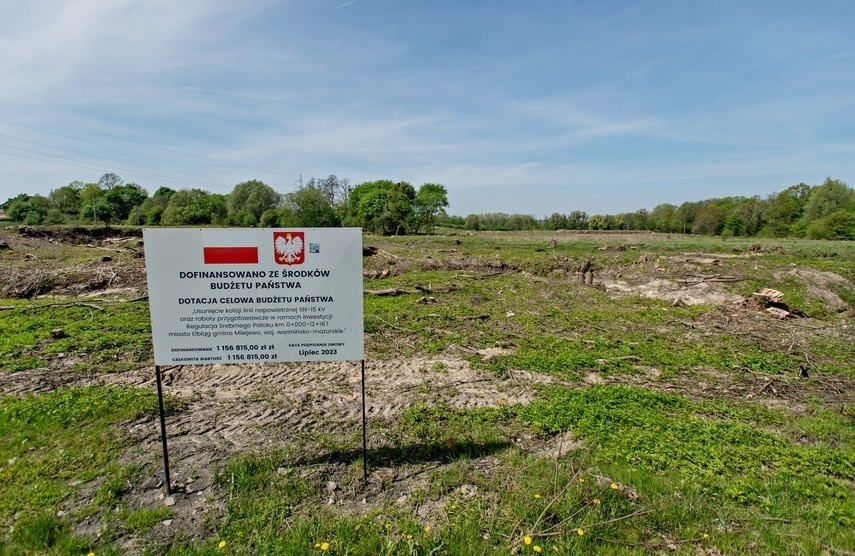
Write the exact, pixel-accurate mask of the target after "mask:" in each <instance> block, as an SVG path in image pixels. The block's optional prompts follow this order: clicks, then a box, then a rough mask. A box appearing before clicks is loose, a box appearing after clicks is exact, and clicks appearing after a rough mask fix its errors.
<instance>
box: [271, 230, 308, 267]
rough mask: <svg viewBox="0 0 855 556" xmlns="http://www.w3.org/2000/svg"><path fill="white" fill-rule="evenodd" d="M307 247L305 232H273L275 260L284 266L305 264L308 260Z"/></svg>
mask: <svg viewBox="0 0 855 556" xmlns="http://www.w3.org/2000/svg"><path fill="white" fill-rule="evenodd" d="M305 245H306V236H305V234H304V233H303V232H273V259H274V260H275V261H276V262H277V263H279V264H284V265H294V264H303V262H304V261H305V260H306V250H305Z"/></svg>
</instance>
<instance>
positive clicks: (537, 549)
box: [531, 545, 543, 554]
mask: <svg viewBox="0 0 855 556" xmlns="http://www.w3.org/2000/svg"><path fill="white" fill-rule="evenodd" d="M531 549H532V550H534V551H535V552H537V553H538V554H540V553H541V552H543V549H542V548H540V547H539V546H537V545H534V546H532V547H531Z"/></svg>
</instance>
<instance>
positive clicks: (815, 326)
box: [0, 233, 855, 555]
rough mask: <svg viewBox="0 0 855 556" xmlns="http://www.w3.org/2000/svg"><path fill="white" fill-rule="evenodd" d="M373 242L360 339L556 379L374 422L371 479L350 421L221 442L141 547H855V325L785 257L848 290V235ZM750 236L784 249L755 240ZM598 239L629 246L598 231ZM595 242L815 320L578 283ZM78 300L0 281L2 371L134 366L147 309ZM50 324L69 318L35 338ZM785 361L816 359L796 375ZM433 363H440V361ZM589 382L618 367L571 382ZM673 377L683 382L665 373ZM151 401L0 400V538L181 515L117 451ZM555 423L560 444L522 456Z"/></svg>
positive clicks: (146, 354) (630, 272)
mask: <svg viewBox="0 0 855 556" xmlns="http://www.w3.org/2000/svg"><path fill="white" fill-rule="evenodd" d="M553 237H555V238H556V239H557V240H558V243H557V245H556V246H555V248H554V250H553V249H550V248H549V241H550V239H552V238H553ZM458 240H459V243H457V241H458ZM365 243H366V244H376V245H378V246H379V247H380V248H381V249H383V250H385V251H387V252H390V253H393V254H395V255H397V256H398V259H397V260H395V261H394V262H390V261H389V260H388V258H387V259H382V258H374V257H372V258H368V259H366V260H365V265H366V267H367V268H372V269H384V268H388V269H389V270H390V272H389V277H388V278H385V279H382V280H367V281H366V283H365V287H366V288H369V289H384V288H392V287H396V288H400V289H404V290H407V291H412V292H414V293H412V294H405V295H398V296H388V297H386V296H371V295H367V296H366V297H365V299H364V306H365V329H366V332H367V352H368V359H375V358H407V357H417V356H425V355H436V356H438V357H437V358H442V357H444V356H446V355H450V356H454V357H456V356H458V354H460V355H462V356H464V357H466V358H467V359H468V360H469V361H470V363H471V364H472V365H473V366H474V367H476V368H480V369H486V370H489V371H491V372H492V373H494V374H495V375H497V376H498V377H506V378H509V379H510V378H512V377H514V376H515V372H516V371H518V370H522V371H533V372H538V373H543V374H544V375H549V376H550V377H553V378H556V379H558V380H559V381H560V384H563V386H551V387H545V388H542V389H541V390H540V391H539V395H538V397H537V398H536V399H535V400H534V401H533V402H531V403H529V404H528V405H525V406H512V407H508V406H507V404H497V407H489V408H481V409H472V410H466V409H460V408H456V407H452V406H450V405H448V403H445V402H442V401H437V402H430V403H427V402H418V403H414V404H413V405H411V406H410V407H409V408H408V409H407V410H406V411H405V412H404V413H403V414H402V415H400V416H398V417H395V418H393V419H390V420H376V421H372V422H371V423H370V424H369V431H370V433H371V441H370V448H371V449H370V452H369V463H370V465H371V469H372V470H375V471H377V475H375V476H373V477H372V479H371V482H370V483H369V484H368V486H367V487H364V486H363V484H362V464H363V462H362V459H361V452H360V451H359V450H358V448H357V447H358V446H359V444H360V441H361V438H360V437H359V434H358V432H357V431H351V432H347V433H334V432H329V431H327V430H324V429H323V427H322V426H317V428H313V429H312V430H299V431H292V434H290V435H289V436H288V437H287V440H286V441H285V442H284V443H282V444H279V445H276V446H275V447H274V448H266V447H261V446H259V447H257V448H255V449H253V450H251V451H244V452H239V453H236V454H233V455H232V456H230V457H229V458H228V459H226V460H225V461H221V462H212V464H211V465H215V466H216V468H217V472H216V477H215V482H214V491H213V495H212V496H213V498H214V500H213V501H212V504H213V503H214V502H216V504H218V508H221V511H220V510H219V509H218V510H217V511H212V512H211V513H210V514H209V517H208V518H207V519H208V521H207V522H206V523H207V529H206V534H207V536H206V538H205V539H204V540H203V541H199V542H192V543H191V542H189V541H184V540H182V532H181V531H180V530H179V531H178V532H177V534H176V536H175V538H174V539H173V540H171V541H164V543H165V544H160V545H158V544H153V545H150V546H149V547H148V549H149V551H150V553H153V554H154V553H158V554H159V553H171V554H182V555H183V554H225V553H229V554H322V553H323V554H365V555H369V554H370V555H374V554H390V555H391V554H395V555H397V554H419V555H430V554H433V555H440V554H472V555H476V554H477V555H481V554H509V553H518V554H522V555H529V554H530V555H533V554H537V552H535V550H534V547H535V546H537V547H539V548H540V549H541V550H542V553H544V554H621V555H624V554H649V553H672V552H673V553H677V554H698V553H707V554H719V553H720V554H746V553H758V554H772V553H775V554H822V553H830V554H834V553H840V554H845V553H852V552H855V538H853V536H852V535H851V533H850V532H851V531H852V529H853V527H855V494H854V493H853V488H852V485H853V484H855V469H853V462H855V432H853V431H855V427H853V426H852V424H853V415H855V405H853V404H852V403H851V401H846V400H845V394H846V392H843V393H840V392H839V390H840V389H841V388H844V389H845V388H846V385H848V384H849V382H840V383H835V382H834V380H837V379H839V380H841V381H843V380H844V379H847V378H848V379H851V378H853V377H855V368H853V365H852V361H853V360H855V342H852V341H851V332H850V331H849V330H850V328H849V327H851V323H849V322H848V321H847V320H846V318H848V317H846V316H844V315H841V313H838V312H837V311H836V310H833V309H831V308H829V306H828V305H827V304H826V303H825V301H824V300H823V299H822V298H821V297H820V296H818V295H817V294H816V292H815V290H814V289H813V288H812V286H813V284H811V283H809V281H806V280H804V279H801V278H799V277H798V276H796V275H792V274H790V272H791V270H792V269H793V268H797V269H801V268H809V269H814V270H819V271H825V272H834V273H836V274H839V275H840V276H843V277H844V278H847V279H848V280H850V283H845V282H834V283H830V285H828V286H827V289H829V290H831V291H833V292H834V293H836V294H837V295H839V296H840V297H841V298H842V299H843V300H844V302H846V303H849V304H850V305H851V304H853V302H855V288H853V286H852V284H851V281H852V280H855V242H848V243H847V242H811V241H799V240H744V239H740V238H734V239H729V240H727V241H722V240H720V239H711V238H698V237H684V236H670V237H665V236H652V235H636V236H632V237H629V238H620V237H618V236H608V237H604V238H597V237H594V236H579V235H574V234H553V233H534V234H531V233H529V234H514V233H479V234H474V235H471V236H469V235H462V234H461V235H456V236H453V237H403V238H370V239H366V241H365ZM753 243H759V244H760V245H761V246H762V247H763V248H766V249H768V248H771V247H782V248H783V253H780V252H769V251H766V252H763V253H762V255H748V253H747V249H748V247H749V246H750V245H751V244H753ZM606 244H611V245H617V244H626V245H628V246H630V247H635V249H627V250H626V251H601V250H600V249H599V248H600V247H602V246H604V245H606ZM735 248H739V249H742V250H743V251H744V252H743V253H742V254H740V253H734V249H735ZM687 253H704V254H708V255H710V256H716V255H719V254H720V255H722V256H721V257H720V264H719V265H717V266H715V267H702V268H693V267H690V266H686V264H685V263H684V262H680V261H681V259H685V257H686V256H687ZM725 254H736V255H740V256H738V257H732V258H731V257H724V256H723V255H725ZM642 255H645V256H646V258H647V261H646V262H645V261H643V260H642V261H639V259H640V257H641V256H642ZM742 255H745V256H742ZM56 256H57V257H61V256H66V255H62V254H60V253H57V254H56ZM67 256H68V257H74V256H77V255H75V254H73V253H72V254H68V255H67ZM589 259H590V260H591V261H592V264H593V266H594V268H595V269H596V271H597V273H598V276H599V277H600V278H604V277H610V276H612V275H613V274H615V275H616V274H621V277H620V279H622V280H626V281H628V282H630V283H632V282H634V281H644V280H647V279H650V278H651V277H661V278H667V279H675V278H676V277H680V276H682V275H684V274H691V273H696V274H719V275H723V276H738V277H740V278H742V280H740V281H737V282H733V283H728V284H725V285H723V286H722V287H724V288H725V289H726V290H727V291H729V292H731V293H734V294H737V295H741V296H749V295H750V294H751V292H753V291H754V290H756V289H758V288H760V287H772V288H775V289H779V290H781V291H783V292H784V293H785V298H784V301H785V302H786V303H788V304H790V305H791V306H793V307H795V308H798V309H800V310H802V311H804V312H806V313H807V314H808V315H809V316H810V317H811V318H810V319H809V320H805V321H774V320H771V318H770V317H768V316H766V315H764V314H762V312H759V311H756V310H753V309H750V308H749V309H743V310H738V309H735V308H733V307H729V306H725V307H716V306H691V307H674V306H671V304H670V303H668V302H666V301H661V300H655V299H647V298H641V297H635V296H631V295H623V296H616V295H613V294H608V293H606V292H604V291H601V290H600V289H597V288H591V287H586V286H583V285H581V284H578V283H577V282H576V281H575V274H574V273H575V271H576V269H577V268H578V267H579V265H581V264H583V263H585V262H586V261H588V260H589ZM655 264H658V265H660V268H661V269H662V270H656V269H655V267H654V265H655ZM791 264H794V265H796V266H795V267H793V266H791ZM606 279H608V278H606ZM417 287H420V288H428V289H433V290H434V292H432V293H431V292H424V291H420V290H418V289H417ZM446 289H448V290H450V291H444V290H446ZM428 296H430V297H433V300H427V299H422V298H426V297H428ZM417 301H418V302H417ZM76 303H77V302H76V301H75V300H56V299H54V300H45V299H40V300H35V301H20V300H4V301H3V304H2V305H3V306H4V307H10V308H5V309H3V310H0V329H2V330H3V334H0V369H2V370H4V371H12V372H13V374H11V375H8V376H9V377H11V379H13V380H14V377H15V374H14V372H18V371H26V370H28V369H34V368H39V369H42V370H43V371H42V372H44V373H46V374H49V373H50V372H51V371H52V370H54V371H58V370H74V371H78V372H84V373H93V372H94V373H97V372H111V371H122V370H129V369H138V368H140V367H142V366H147V365H150V364H151V341H150V325H149V315H148V307H147V304H146V303H136V302H135V303H119V302H96V301H87V302H86V303H89V304H91V305H94V307H93V306H87V305H81V304H79V303H77V304H76ZM99 308H100V309H99ZM850 309H851V307H850ZM57 328H62V330H63V332H64V335H65V337H54V336H53V335H52V334H51V331H52V330H54V329H57ZM496 348H501V349H504V350H506V351H504V352H502V353H501V354H499V355H494V356H491V357H490V358H489V360H486V359H485V358H484V357H483V356H482V355H480V354H478V353H477V350H486V349H496ZM60 354H62V357H60ZM801 366H807V368H808V369H809V371H810V375H811V378H804V379H802V378H798V377H799V371H800V368H801ZM424 372H425V373H426V375H428V376H429V375H431V374H436V375H441V374H444V373H448V372H449V368H448V366H447V365H445V364H444V363H441V362H435V363H433V364H429V365H425V369H424ZM592 376H593V377H596V378H597V379H598V380H603V379H606V380H609V381H616V382H624V383H628V384H634V385H635V386H627V385H624V386H621V385H597V386H588V385H587V383H586V382H584V381H583V379H585V380H588V379H590V378H591V377H592ZM766 379H775V380H777V381H778V382H776V383H775V384H783V383H786V385H787V386H788V387H789V388H791V389H792V391H793V392H794V398H793V399H792V400H790V399H788V398H787V397H786V396H785V395H784V396H779V398H781V399H779V400H776V401H778V402H780V404H779V405H778V406H777V408H776V409H772V408H770V407H767V406H764V405H762V403H761V402H757V401H754V400H757V399H758V398H763V397H764V396H758V395H757V393H758V392H760V393H761V394H762V390H761V388H763V385H764V384H766ZM695 381H698V382H700V381H704V382H705V383H707V384H706V386H705V387H704V388H703V389H701V388H694V387H693V384H694V382H695ZM758 381H759V382H758ZM672 382H673V384H672ZM568 384H570V385H576V386H578V387H577V388H570V387H568V386H567V385H568ZM671 386H676V387H677V388H683V390H679V391H681V392H685V394H686V395H685V396H678V395H674V394H665V393H661V390H663V389H665V388H666V387H671ZM732 386H737V387H739V388H741V389H739V388H737V389H736V390H734V391H731V389H729V387H732ZM802 391H804V392H806V394H805V395H799V394H800V393H801V392H802ZM749 393H751V394H752V397H751V398H749V397H748V396H747V394H749ZM766 394H769V392H768V391H767V392H766ZM826 395H827V396H837V397H836V398H833V399H835V400H837V401H835V402H834V403H831V401H830V399H832V398H826ZM769 397H771V396H769ZM429 398H430V399H433V396H430V397H429ZM839 400H843V401H842V402H839ZM171 407H173V409H174V408H177V407H178V406H177V405H176V404H175V403H174V402H173V403H172V405H171ZM154 411H155V398H154V395H153V393H152V392H149V391H140V390H135V389H127V388H118V387H109V388H100V387H99V388H96V387H89V388H60V389H58V390H54V391H51V392H46V393H43V394H38V395H27V396H24V397H13V396H7V397H3V398H0V526H2V527H4V529H2V531H3V532H2V533H0V554H86V553H88V552H89V551H90V550H91V551H95V552H96V554H99V555H100V554H109V553H112V552H113V551H115V550H116V548H115V547H114V546H113V545H112V542H113V541H112V539H113V538H115V537H116V536H118V535H120V534H121V535H125V536H127V535H130V536H131V537H135V538H137V539H148V540H151V538H152V530H153V529H155V528H156V527H157V526H158V524H159V523H160V522H162V521H164V520H166V519H172V518H175V522H174V523H173V525H172V527H173V528H176V527H177V524H178V523H180V521H181V515H180V512H181V511H182V510H181V509H179V508H178V507H176V508H175V509H173V508H166V507H154V508H153V507H150V506H143V507H137V506H136V505H134V504H131V503H129V502H128V492H129V490H131V489H135V488H136V487H138V486H139V485H140V483H141V481H143V480H144V479H143V477H144V476H147V475H148V470H145V469H143V467H141V465H140V464H135V463H128V462H127V461H126V460H125V459H123V458H121V457H120V456H121V455H123V454H126V453H127V450H128V448H129V446H128V440H127V439H126V438H124V437H123V436H122V432H121V431H122V430H124V429H123V424H124V423H127V422H128V421H131V420H134V419H139V418H148V417H149V416H152V415H153V414H154ZM563 442H567V443H568V446H566V449H565V450H564V452H565V453H564V454H563V455H562V456H561V457H558V458H556V457H554V456H550V455H539V454H548V453H551V452H554V451H555V448H556V446H557V444H558V443H563ZM329 482H335V483H336V485H337V490H336V491H335V492H336V497H335V499H334V500H333V503H332V504H329V498H330V494H329V492H328V491H327V484H328V483H329ZM612 485H614V487H615V488H612ZM403 495H406V497H405V499H404V500H403V501H401V502H399V499H401V497H402V496H403ZM363 497H365V498H367V499H368V500H367V501H368V502H369V503H367V504H363V503H362V501H361V499H362V498H363ZM60 510H62V512H63V513H62V515H63V517H59V515H60V514H59V511H60ZM66 512H67V513H66ZM84 518H85V519H91V520H94V521H95V522H97V523H100V524H101V525H102V526H103V530H102V533H103V535H102V537H101V539H100V540H98V541H92V540H87V539H88V538H90V537H87V538H84V537H82V536H78V534H76V533H75V530H73V527H75V524H77V523H80V522H81V521H82V520H83V519H84ZM580 530H581V532H582V534H581V535H580V534H579V531H580ZM154 536H155V537H156V535H154ZM526 537H530V538H531V540H532V542H531V544H526V542H525V538H526ZM223 542H224V543H225V545H224V546H223V547H222V548H220V544H221V543H223ZM325 543H328V544H325ZM324 547H325V548H326V550H323V548H324ZM704 551H706V552H704Z"/></svg>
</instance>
